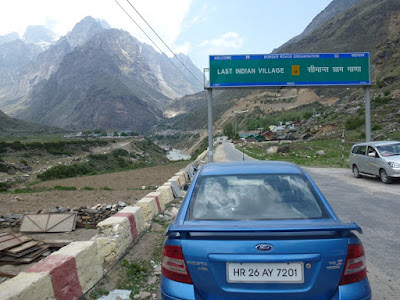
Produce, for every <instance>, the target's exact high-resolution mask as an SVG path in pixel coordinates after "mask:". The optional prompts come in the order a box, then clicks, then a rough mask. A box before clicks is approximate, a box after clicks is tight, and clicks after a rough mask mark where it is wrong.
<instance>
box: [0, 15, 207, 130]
mask: <svg viewBox="0 0 400 300" xmlns="http://www.w3.org/2000/svg"><path fill="white" fill-rule="evenodd" d="M33 36H34V35H33ZM14 42H18V43H20V44H21V43H22V44H21V45H24V46H25V47H27V49H30V51H31V52H33V50H32V49H31V48H30V47H32V45H35V44H26V43H24V42H23V41H22V40H16V41H14ZM7 47H10V43H4V44H2V45H0V64H1V61H2V59H3V60H4V58H5V56H4V55H1V54H2V51H3V52H5V50H3V49H6V48H7ZM21 47H22V46H21ZM36 47H37V46H36ZM36 49H37V52H34V53H33V54H30V53H27V54H24V55H20V56H19V57H22V58H24V59H25V60H24V61H23V62H21V63H19V64H18V70H17V68H16V67H12V66H10V67H8V68H2V65H0V95H1V96H0V108H1V109H3V110H4V111H5V112H6V113H8V114H11V115H12V116H15V117H18V118H21V119H23V120H27V121H31V122H37V123H42V124H47V125H53V126H59V127H63V128H70V129H78V128H80V129H93V128H99V127H102V128H110V129H127V128H128V129H132V130H134V131H136V132H143V131H145V130H147V129H149V127H151V126H152V125H154V124H156V123H157V122H158V121H159V120H160V119H162V118H163V117H164V116H163V113H162V110H163V109H164V107H165V105H166V104H168V103H170V102H171V101H172V100H171V98H176V97H181V96H183V95H185V94H191V93H193V92H196V91H199V90H201V85H200V84H199V83H198V82H196V81H195V80H194V81H193V79H192V82H187V80H186V79H185V78H184V77H183V76H182V75H181V74H180V73H179V72H178V70H177V69H176V67H175V66H174V65H172V64H171V63H170V62H168V59H167V58H166V57H165V56H164V55H162V54H159V53H158V52H156V51H155V50H154V49H152V48H151V47H150V46H148V45H145V44H142V43H140V42H139V41H138V40H137V39H135V38H133V37H132V36H131V35H130V34H128V33H127V32H124V31H122V30H116V29H110V28H109V26H108V25H107V24H105V23H104V22H102V21H98V20H95V19H93V18H91V17H86V18H85V19H83V20H82V21H81V22H79V23H78V24H77V25H76V26H75V27H74V29H73V30H72V31H71V32H69V33H68V34H67V35H66V36H64V37H62V38H61V39H59V40H58V41H57V42H56V43H54V44H53V45H51V46H50V47H49V48H48V49H47V50H45V51H43V52H40V50H41V48H36ZM9 52H12V51H9ZM25 52H28V50H26V51H25ZM38 52H39V53H38ZM28 54H30V56H29V55H28ZM34 54H35V55H36V56H35V55H34ZM179 57H180V59H181V60H182V61H185V63H186V65H187V66H188V67H189V68H190V69H191V71H192V72H193V73H195V74H196V75H197V76H199V77H200V78H201V76H202V75H201V72H200V71H199V70H198V69H197V68H196V67H195V66H194V65H193V64H192V63H191V61H190V59H189V58H188V57H186V56H184V55H179ZM7 61H8V59H7ZM175 63H176V62H175ZM182 73H183V74H184V75H185V73H186V76H187V73H188V72H187V71H186V70H185V71H182ZM187 77H189V76H187Z"/></svg>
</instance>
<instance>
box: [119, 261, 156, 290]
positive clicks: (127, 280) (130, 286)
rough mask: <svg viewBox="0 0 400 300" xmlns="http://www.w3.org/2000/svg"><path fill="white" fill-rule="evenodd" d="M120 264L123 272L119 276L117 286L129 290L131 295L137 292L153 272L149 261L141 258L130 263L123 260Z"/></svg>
mask: <svg viewBox="0 0 400 300" xmlns="http://www.w3.org/2000/svg"><path fill="white" fill-rule="evenodd" d="M121 266H122V270H123V273H124V274H123V276H121V277H120V280H119V281H118V283H117V288H118V289H127V290H131V291H132V295H135V294H138V293H139V292H140V289H141V288H142V287H143V286H144V285H145V284H146V283H147V277H148V276H150V275H151V274H152V272H153V267H152V265H151V263H150V262H149V261H148V260H143V259H142V260H138V261H135V262H132V263H130V262H128V261H127V260H123V261H122V263H121Z"/></svg>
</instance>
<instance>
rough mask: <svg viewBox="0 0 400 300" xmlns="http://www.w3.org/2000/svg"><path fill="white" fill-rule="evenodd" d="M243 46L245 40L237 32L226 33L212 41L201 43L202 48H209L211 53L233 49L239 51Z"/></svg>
mask: <svg viewBox="0 0 400 300" xmlns="http://www.w3.org/2000/svg"><path fill="white" fill-rule="evenodd" d="M242 45H243V38H242V37H241V36H240V35H239V34H238V33H236V32H226V33H224V34H222V35H221V36H219V37H218V38H214V39H211V40H205V41H203V42H202V43H200V45H199V46H200V47H207V48H209V49H210V50H209V51H210V53H211V52H213V53H217V52H224V51H226V50H231V49H239V48H240V47H242Z"/></svg>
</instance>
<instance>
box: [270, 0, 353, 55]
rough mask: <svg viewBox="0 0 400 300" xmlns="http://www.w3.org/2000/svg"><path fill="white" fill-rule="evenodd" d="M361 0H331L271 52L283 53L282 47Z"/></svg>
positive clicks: (297, 39)
mask: <svg viewBox="0 0 400 300" xmlns="http://www.w3.org/2000/svg"><path fill="white" fill-rule="evenodd" d="M360 1H361V0H333V1H332V2H331V3H329V5H328V6H327V7H326V8H325V9H324V10H323V11H322V12H320V13H319V14H318V15H317V16H316V17H315V18H314V19H313V20H312V22H311V23H310V24H309V25H308V26H307V27H306V29H304V31H303V32H302V33H301V34H299V35H297V36H295V37H294V38H291V39H290V40H289V41H287V42H286V43H285V44H283V45H282V46H280V47H279V48H277V49H274V50H273V51H272V53H283V52H282V51H283V50H282V49H284V48H285V47H287V46H288V45H290V44H294V43H297V42H298V41H300V40H301V39H302V38H304V37H306V36H307V35H308V34H310V33H311V32H313V31H314V30H315V29H317V28H318V27H321V26H322V25H324V24H325V23H326V22H328V21H330V20H331V19H333V18H334V17H336V16H337V15H338V14H340V13H341V12H343V11H345V10H347V9H349V8H350V7H352V6H354V5H355V4H357V3H359V2H360Z"/></svg>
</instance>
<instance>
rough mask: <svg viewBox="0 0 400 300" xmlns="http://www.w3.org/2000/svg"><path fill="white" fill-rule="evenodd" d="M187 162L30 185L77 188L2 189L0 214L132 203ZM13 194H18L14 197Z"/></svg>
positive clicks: (35, 186)
mask: <svg viewBox="0 0 400 300" xmlns="http://www.w3.org/2000/svg"><path fill="white" fill-rule="evenodd" d="M187 165H188V162H187V161H184V162H175V163H169V164H167V165H163V166H157V167H150V168H143V169H136V170H131V171H125V172H116V173H109V174H101V175H94V176H85V177H77V178H69V179H62V180H51V181H45V182H42V183H38V184H35V185H33V186H31V188H32V189H35V188H41V187H44V188H50V189H52V188H54V187H55V186H65V187H75V188H76V189H77V190H73V191H66V190H61V191H60V190H54V191H44V192H37V193H23V194H15V193H2V194H0V215H1V214H10V213H14V214H15V213H25V212H31V213H36V212H37V211H39V210H41V209H53V208H55V207H56V206H61V207H69V208H74V207H81V206H84V205H85V206H87V207H92V206H94V205H96V204H103V203H104V204H116V203H118V201H122V202H125V203H126V204H129V205H133V204H135V203H136V201H137V200H140V199H141V198H142V197H143V196H145V195H146V194H148V193H149V192H151V191H152V190H154V189H155V188H156V187H157V186H160V185H162V184H163V183H165V182H166V181H167V180H168V179H169V178H171V177H172V176H173V175H174V174H175V173H176V172H178V171H179V170H181V169H182V168H184V167H186V166H187ZM85 187H90V188H92V189H93V190H86V189H84V188H85ZM143 187H145V189H143ZM14 197H18V201H16V200H15V198H14ZM13 198H14V199H13Z"/></svg>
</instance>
